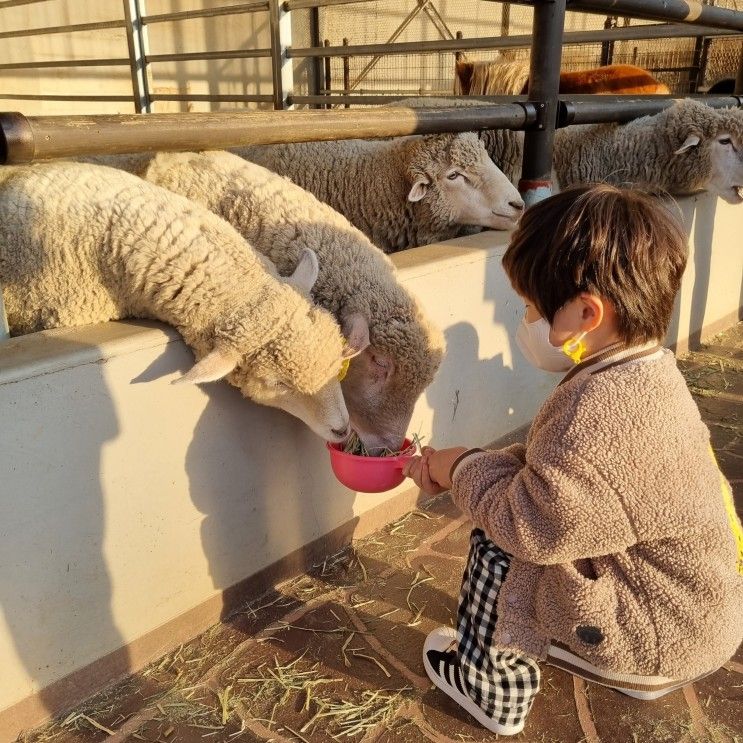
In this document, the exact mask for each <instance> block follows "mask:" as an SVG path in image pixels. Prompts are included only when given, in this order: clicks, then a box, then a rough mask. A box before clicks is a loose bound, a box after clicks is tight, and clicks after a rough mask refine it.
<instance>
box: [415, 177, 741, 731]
mask: <svg viewBox="0 0 743 743" xmlns="http://www.w3.org/2000/svg"><path fill="white" fill-rule="evenodd" d="M686 252H687V251H686V238H685V235H684V233H683V231H682V229H681V227H680V226H679V225H678V224H677V222H676V220H675V219H674V217H673V216H672V215H671V214H670V213H669V212H668V211H667V210H666V208H665V207H663V206H662V205H661V204H660V203H658V202H657V201H655V200H653V199H652V198H651V197H650V196H647V195H645V194H643V193H641V192H637V191H630V190H624V189H619V188H615V187H612V186H607V185H599V186H581V187H578V188H574V189H571V190H568V191H564V192H562V193H560V194H558V195H556V196H553V197H551V198H549V199H547V200H545V201H543V202H541V203H540V204H537V205H536V206H534V207H532V208H531V209H529V210H528V211H527V212H526V214H525V215H524V217H523V219H522V220H521V223H520V226H519V228H518V229H517V231H516V232H515V233H514V235H513V239H512V241H511V244H510V246H509V247H508V250H507V251H506V253H505V255H504V257H503V267H504V269H505V271H506V274H507V275H508V278H509V279H510V281H511V284H512V286H513V288H514V289H515V290H516V292H517V293H518V294H519V295H520V296H521V297H522V298H523V300H524V303H525V305H526V316H525V318H524V320H523V322H522V324H521V326H520V327H519V329H518V332H517V334H516V342H517V344H518V345H519V347H520V348H521V350H522V351H523V353H524V355H525V356H526V358H527V359H528V360H529V361H530V362H531V363H533V364H534V365H536V366H538V367H540V368H542V369H546V370H550V371H567V372H568V373H567V374H566V375H565V377H564V378H563V379H562V381H561V382H560V383H559V385H558V386H557V388H556V389H555V390H554V392H553V393H552V394H551V396H550V397H549V398H548V399H547V401H546V402H545V403H544V405H543V406H542V408H541V409H540V411H539V412H538V413H537V415H536V417H535V419H534V422H533V424H532V426H531V430H530V431H529V435H528V437H527V442H526V446H523V445H521V444H516V445H513V446H509V447H507V448H505V449H501V450H496V451H483V450H481V449H465V448H464V447H456V448H453V449H442V450H438V451H435V450H434V449H431V448H426V449H424V450H423V452H422V456H421V457H416V458H415V459H414V460H412V461H411V462H410V463H409V464H408V466H407V468H406V474H407V475H408V476H409V477H412V478H413V479H414V480H415V482H416V483H417V484H418V486H419V487H421V488H422V489H423V490H425V491H426V492H428V493H431V494H435V493H439V492H443V491H444V490H451V496H452V498H453V500H454V502H455V503H456V504H457V505H458V506H459V507H460V508H461V509H462V510H463V511H464V512H465V513H466V514H468V515H469V516H470V517H471V518H472V521H473V522H474V526H475V527H476V528H475V529H474V531H473V532H472V536H471V545H470V553H469V558H468V563H467V567H466V570H465V573H464V578H463V580H462V590H461V594H460V598H459V609H458V624H457V629H456V631H455V630H453V629H449V628H444V627H442V628H439V629H437V630H434V631H433V632H432V633H430V634H429V635H428V637H427V639H426V642H425V645H424V648H423V661H424V665H425V668H426V671H427V673H428V675H429V677H430V678H431V680H432V681H433V683H434V684H435V685H436V686H438V687H439V688H440V689H441V690H443V691H444V692H445V693H446V694H448V695H449V696H450V697H452V698H453V699H454V700H455V701H456V702H458V703H459V704H460V705H461V706H462V707H463V708H464V709H465V710H467V711H468V712H469V713H470V714H471V715H473V716H474V717H475V719H477V720H478V722H480V723H481V724H482V725H484V726H485V727H486V728H487V729H488V730H491V731H493V732H495V733H500V734H503V735H511V734H516V733H518V732H520V731H521V730H522V729H523V727H524V721H525V718H526V716H527V714H528V712H529V709H530V707H531V704H532V701H533V699H534V696H535V695H536V693H537V691H538V689H539V677H540V673H539V666H538V664H537V661H538V660H540V659H541V660H546V661H547V662H549V663H550V664H552V665H555V666H558V667H560V668H563V669H565V670H567V671H569V672H570V673H573V674H575V675H577V676H581V677H582V678H585V679H588V680H589V681H593V682H595V683H599V684H604V685H605V686H610V687H613V688H615V689H618V690H620V691H622V692H624V693H625V694H629V695H630V696H633V697H637V698H640V699H656V698H657V697H660V696H662V695H663V694H666V693H668V692H669V691H672V690H674V689H678V688H679V687H681V686H683V685H685V684H687V683H688V682H689V681H690V680H693V679H695V678H697V677H700V676H703V675H706V674H708V673H711V672H712V671H714V670H716V669H717V668H719V667H720V666H721V665H722V664H723V663H725V662H726V661H727V660H728V659H729V658H730V657H731V656H732V655H733V654H734V653H735V651H736V649H737V647H738V645H739V643H740V642H741V639H742V638H743V611H742V610H741V607H742V606H743V535H741V527H740V522H739V521H738V520H737V517H736V515H735V510H734V506H733V502H732V496H731V493H730V489H729V486H728V485H727V482H726V481H725V480H724V478H723V477H722V475H721V473H720V471H719V469H718V467H717V465H716V463H715V460H714V456H713V454H712V450H711V448H710V443H709V431H708V430H707V428H706V426H705V425H704V424H703V423H702V421H701V419H700V416H699V411H698V410H697V408H696V405H695V404H694V401H693V399H692V397H691V395H690V394H689V391H688V390H687V388H686V385H685V383H684V379H683V377H682V376H681V374H680V373H679V371H678V369H677V368H676V363H675V360H674V356H673V354H672V353H671V352H670V351H668V350H665V349H662V348H661V347H660V346H659V342H660V341H661V340H662V339H663V338H664V337H665V334H666V331H667V329H668V324H669V321H670V318H671V313H672V310H673V303H674V297H675V295H676V292H677V291H678V288H679V282H680V280H681V275H682V273H683V270H684V266H685V264H686Z"/></svg>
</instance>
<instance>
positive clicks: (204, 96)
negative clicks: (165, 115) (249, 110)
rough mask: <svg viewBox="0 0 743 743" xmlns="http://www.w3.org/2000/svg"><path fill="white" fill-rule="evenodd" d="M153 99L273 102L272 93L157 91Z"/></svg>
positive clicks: (151, 97)
mask: <svg viewBox="0 0 743 743" xmlns="http://www.w3.org/2000/svg"><path fill="white" fill-rule="evenodd" d="M150 99H151V100H153V101H206V102H207V103H209V102H214V103H273V96H272V95H259V94H250V93H246V94H244V95H243V94H241V93H236V94H235V95H230V94H225V95H212V94H211V93H156V94H154V95H152V96H150Z"/></svg>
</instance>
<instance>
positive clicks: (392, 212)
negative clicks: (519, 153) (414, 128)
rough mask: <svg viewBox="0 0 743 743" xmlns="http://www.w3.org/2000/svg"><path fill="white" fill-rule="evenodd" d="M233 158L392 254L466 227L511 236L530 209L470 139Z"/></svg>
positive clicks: (443, 137) (268, 150)
mask: <svg viewBox="0 0 743 743" xmlns="http://www.w3.org/2000/svg"><path fill="white" fill-rule="evenodd" d="M233 151H234V152H235V153H236V154H238V155H240V156H241V157H244V158H245V159H247V160H250V161H252V162H256V163H258V164H260V165H263V166H265V167H267V168H268V169H269V170H273V171H274V172H276V173H279V174H280V175H284V176H287V177H289V178H291V180H292V181H294V182H295V183H296V184H297V185H299V186H301V187H302V188H305V189H307V190H308V191H310V192H311V193H313V194H314V195H315V196H316V197H317V198H318V199H320V200H321V201H324V202H325V203H326V204H330V206H332V207H333V208H334V209H336V210H337V211H339V212H340V213H341V214H343V215H344V216H345V217H347V218H348V219H349V220H350V221H351V223H352V224H354V225H355V226H356V227H358V228H359V229H360V230H361V231H362V232H364V233H365V234H366V235H367V236H368V237H369V238H370V239H371V241H372V242H373V243H374V244H375V245H377V246H379V247H380V248H382V250H384V251H385V252H386V253H392V252H395V251H397V250H402V249H404V248H410V247H416V246H418V245H426V244H429V243H432V242H436V241H438V240H446V239H448V238H452V237H456V236H457V235H458V234H461V233H462V226H463V225H475V226H480V227H490V228H493V229H509V228H511V227H513V226H514V225H515V223H516V221H517V220H518V218H519V217H520V216H521V212H522V210H523V207H524V202H523V201H522V200H521V197H520V196H519V194H518V191H516V189H515V188H514V187H513V185H512V184H511V183H510V182H509V180H508V179H507V178H506V177H505V176H504V175H503V173H501V172H500V171H499V170H498V168H497V167H495V165H494V164H493V162H492V161H491V160H490V158H489V157H488V155H487V153H486V151H485V149H484V147H483V146H482V144H481V143H480V142H479V140H478V138H477V135H475V134H472V133H469V132H465V133H463V134H437V135H430V136H412V137H402V138H399V139H393V140H381V141H367V140H345V141H339V142H333V141H331V142H306V143H297V144H283V145H270V146H262V147H261V146H255V147H242V148H236V149H234V150H233Z"/></svg>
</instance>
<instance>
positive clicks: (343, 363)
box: [338, 359, 351, 382]
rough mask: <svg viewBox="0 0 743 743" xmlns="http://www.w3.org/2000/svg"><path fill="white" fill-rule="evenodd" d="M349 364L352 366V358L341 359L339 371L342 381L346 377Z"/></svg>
mask: <svg viewBox="0 0 743 743" xmlns="http://www.w3.org/2000/svg"><path fill="white" fill-rule="evenodd" d="M349 366H351V359H343V361H341V370H340V371H339V372H338V381H339V382H342V381H343V380H344V379H345V378H346V374H348V367H349Z"/></svg>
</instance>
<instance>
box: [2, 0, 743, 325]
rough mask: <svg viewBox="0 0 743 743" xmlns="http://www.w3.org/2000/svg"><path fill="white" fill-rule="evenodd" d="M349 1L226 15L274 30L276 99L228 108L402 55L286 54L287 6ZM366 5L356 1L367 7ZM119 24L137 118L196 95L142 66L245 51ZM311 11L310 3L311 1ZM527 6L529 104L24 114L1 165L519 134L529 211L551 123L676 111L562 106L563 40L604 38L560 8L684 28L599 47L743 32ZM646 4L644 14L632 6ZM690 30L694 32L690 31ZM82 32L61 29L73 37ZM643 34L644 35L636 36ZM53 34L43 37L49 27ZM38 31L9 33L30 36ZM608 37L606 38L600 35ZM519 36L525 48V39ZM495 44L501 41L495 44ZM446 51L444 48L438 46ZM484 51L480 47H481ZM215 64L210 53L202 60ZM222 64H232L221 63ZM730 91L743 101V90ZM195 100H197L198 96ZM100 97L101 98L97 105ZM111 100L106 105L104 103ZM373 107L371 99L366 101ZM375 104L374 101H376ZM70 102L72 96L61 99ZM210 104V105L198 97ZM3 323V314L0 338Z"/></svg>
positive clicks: (604, 1) (622, 4)
mask: <svg viewBox="0 0 743 743" xmlns="http://www.w3.org/2000/svg"><path fill="white" fill-rule="evenodd" d="M44 1H45V0H5V2H4V3H2V2H0V9H2V8H3V7H10V5H9V4H8V3H9V2H10V3H11V4H30V3H32V2H44ZM347 1H348V0H322V3H320V2H319V0H286V2H284V3H283V4H281V3H280V2H279V0H268V2H267V3H264V2H251V3H245V4H242V5H239V6H231V8H230V12H234V13H239V12H240V13H243V12H244V13H249V12H260V11H265V10H266V9H268V12H269V20H270V28H271V49H270V50H254V51H253V52H250V54H251V55H252V56H264V54H265V52H266V51H268V52H269V56H271V59H272V69H273V80H274V91H273V95H272V96H271V97H269V96H221V98H222V99H224V100H255V99H261V100H266V99H270V100H272V101H273V103H274V107H275V108H276V109H281V108H288V107H290V106H291V105H292V104H293V103H300V102H302V103H304V102H306V103H316V102H321V101H322V102H327V101H328V98H329V97H328V96H317V95H309V96H294V95H293V94H292V92H293V90H292V89H293V85H292V78H293V73H292V59H293V58H297V57H302V56H304V57H326V58H327V57H329V56H332V55H338V56H340V55H339V54H338V52H339V50H340V51H342V53H343V54H344V55H349V54H352V53H359V54H365V55H375V54H377V53H379V52H380V49H381V47H384V51H382V52H381V53H387V48H388V47H389V46H394V47H396V48H400V49H402V48H403V47H406V48H407V47H409V46H410V45H408V44H394V45H363V46H359V47H356V48H355V50H354V47H351V46H347V45H346V46H343V47H340V48H339V47H319V46H318V47H312V48H309V49H297V48H293V47H292V46H291V36H290V28H291V25H290V12H291V9H292V8H298V7H316V6H317V5H320V4H322V5H327V4H341V3H342V2H343V3H345V2H347ZM367 1H368V0H353V2H367ZM123 2H124V9H125V21H122V22H118V21H116V22H114V21H112V22H105V23H106V24H107V25H106V26H105V27H106V28H111V27H114V26H113V25H111V24H115V25H116V27H119V26H122V25H124V26H125V27H126V28H127V36H128V41H129V48H130V56H131V59H132V60H133V61H132V63H131V69H132V84H133V89H134V99H135V103H136V105H137V107H138V110H140V111H147V110H149V106H150V105H151V102H152V100H154V99H156V98H159V99H160V100H184V99H192V98H194V96H176V95H174V96H157V97H155V96H153V95H152V93H151V92H150V87H149V80H148V71H147V66H148V64H150V63H152V62H154V61H165V60H166V59H168V60H170V59H174V58H180V59H184V58H185V59H205V58H218V57H216V56H215V55H218V54H227V55H233V54H234V55H235V56H238V55H242V54H245V53H246V52H243V51H238V50H235V51H234V52H203V53H189V54H187V55H183V54H178V55H160V56H159V58H158V57H157V55H150V54H149V50H148V48H147V35H146V27H147V25H148V24H151V23H158V22H163V21H164V20H166V18H165V17H164V16H167V20H171V21H172V20H182V19H184V18H185V16H184V14H182V13H169V14H161V15H158V16H147V15H146V14H145V13H144V0H123ZM310 3H311V4H310ZM527 4H529V5H532V6H533V7H534V10H535V12H534V19H533V31H532V34H531V36H530V37H529V41H530V42H531V52H532V53H531V62H530V73H529V79H530V85H529V95H528V97H526V98H523V97H518V98H517V99H514V97H511V98H491V99H483V105H482V106H472V107H452V108H434V109H407V108H394V109H384V108H377V109H372V110H364V111H353V110H337V109H336V110H324V111H273V112H255V111H251V112H239V113H232V112H230V113H222V112H217V113H181V114H153V113H150V114H148V115H147V116H140V115H136V114H134V115H118V116H30V117H26V116H23V115H22V114H19V113H5V114H0V164H6V163H8V164H9V163H24V162H32V161H34V160H38V159H45V158H52V157H65V156H75V155H90V154H107V153H110V154H112V153H123V152H137V151H145V150H156V149H160V150H191V149H201V148H207V147H208V148H226V147H234V146H240V145H246V144H272V143H278V142H299V141H320V140H328V139H350V138H359V137H365V138H379V137H391V136H400V135H407V134H427V133H433V132H451V131H468V130H481V129H491V128H508V129H523V130H525V132H526V134H525V138H524V154H523V167H522V180H521V182H520V183H519V189H520V191H521V192H522V194H523V196H524V199H525V201H527V203H533V202H534V201H536V200H538V199H540V198H543V197H545V196H547V195H548V194H549V193H550V189H551V183H550V171H551V160H552V140H553V137H554V132H555V129H556V128H557V127H558V126H566V125H569V124H571V123H591V122H602V121H625V120H628V119H630V118H634V117H636V116H639V115H644V114H649V113H656V112H658V111H660V110H662V109H663V108H665V107H667V106H669V105H672V103H673V101H674V99H673V98H672V97H668V96H666V97H664V96H646V97H642V96H637V97H633V96H625V97H619V96H617V97H612V96H585V97H581V96H572V97H566V96H562V97H560V96H559V95H558V88H559V71H560V57H561V48H562V44H563V41H566V43H572V42H574V43H581V42H580V41H577V39H578V38H583V39H585V38H586V36H587V35H588V36H590V38H594V34H595V33H597V34H600V33H601V32H573V33H572V34H565V33H564V17H565V12H566V9H570V10H581V11H586V10H588V11H590V12H604V13H605V12H606V10H607V8H608V6H609V5H610V6H611V12H613V13H618V14H621V15H626V16H633V15H636V16H640V17H643V18H651V19H653V20H661V21H668V20H672V21H677V22H678V21H680V22H681V23H682V24H683V26H677V25H672V26H665V27H658V26H650V27H642V28H637V29H608V30H607V31H605V32H603V35H602V36H601V38H602V39H606V38H611V35H612V34H613V35H614V37H615V38H622V35H621V33H620V32H625V33H632V34H648V35H649V36H646V38H655V37H654V36H652V34H662V33H664V32H668V31H670V32H672V33H678V34H679V35H682V34H683V29H686V32H687V34H688V35H689V36H694V35H699V34H700V33H704V34H705V35H710V32H709V31H708V30H706V28H704V29H702V26H703V25H704V26H705V27H706V26H709V27H711V28H713V29H717V30H718V31H719V32H721V33H730V32H737V33H740V32H741V31H743V12H737V11H728V10H723V9H719V8H713V7H712V6H700V5H699V3H697V2H695V1H694V0H689V2H685V1H684V0H590V1H589V0H585V1H584V0H533V1H532V2H530V3H527ZM639 6H641V7H639ZM223 11H225V8H224V7H222V8H212V9H210V10H209V11H203V13H202V17H203V16H206V15H218V14H219V13H220V12H223ZM692 22H693V23H692ZM81 25H85V26H88V27H89V26H91V25H98V24H78V25H77V26H70V27H54V29H55V30H54V32H55V33H56V32H60V33H61V32H62V31H61V30H60V31H58V29H63V28H67V29H68V30H75V29H78V30H79V29H80V27H81ZM643 29H644V30H643ZM47 30H48V29H47ZM37 31H39V29H32V30H30V31H25V32H7V33H8V34H11V35H12V34H16V35H22V34H24V33H25V34H26V35H30V34H33V33H36V32H37ZM607 34H608V35H607ZM511 38H516V39H517V43H519V44H523V43H525V41H526V37H521V38H518V37H511ZM483 41H486V42H487V43H492V44H493V46H491V47H490V48H496V45H497V44H503V45H505V44H512V43H514V42H513V41H511V40H510V39H508V40H503V39H490V40H482V39H480V40H469V42H477V43H483ZM467 43H468V40H464V39H452V40H442V41H440V42H426V43H425V44H418V45H415V50H416V51H421V50H422V49H421V48H422V47H425V50H431V51H439V50H440V49H441V48H446V49H447V50H452V51H455V50H458V49H459V50H461V49H462V48H469V47H468V46H467ZM496 43H497V44H496ZM442 45H444V46H442ZM480 48H481V47H480ZM205 55H211V56H205ZM227 58H229V57H227ZM738 85H739V86H741V85H743V71H739V72H738ZM737 92H738V93H739V94H740V93H743V91H741V90H740V88H738V89H737ZM199 97H201V96H199ZM91 98H95V99H96V100H100V99H101V97H100V96H96V97H92V96H91ZM114 98H116V96H108V97H106V100H111V99H114ZM368 98H372V97H368ZM373 98H375V100H374V102H375V103H379V102H384V101H385V100H390V99H392V98H394V96H381V97H380V96H376V97H373ZM380 98H381V100H380ZM65 99H69V100H72V99H79V97H77V96H68V97H66V98H65ZM203 99H205V100H213V99H214V96H203ZM339 99H340V101H343V102H345V101H347V100H353V101H354V102H361V101H362V100H363V97H362V96H340V97H339V96H334V97H332V100H339ZM705 100H706V102H707V103H709V104H710V105H713V106H739V107H743V95H735V96H727V97H716V98H711V97H709V98H705ZM3 322H4V316H3V315H2V313H1V312H0V332H1V331H2V327H1V325H2V323H3Z"/></svg>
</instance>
